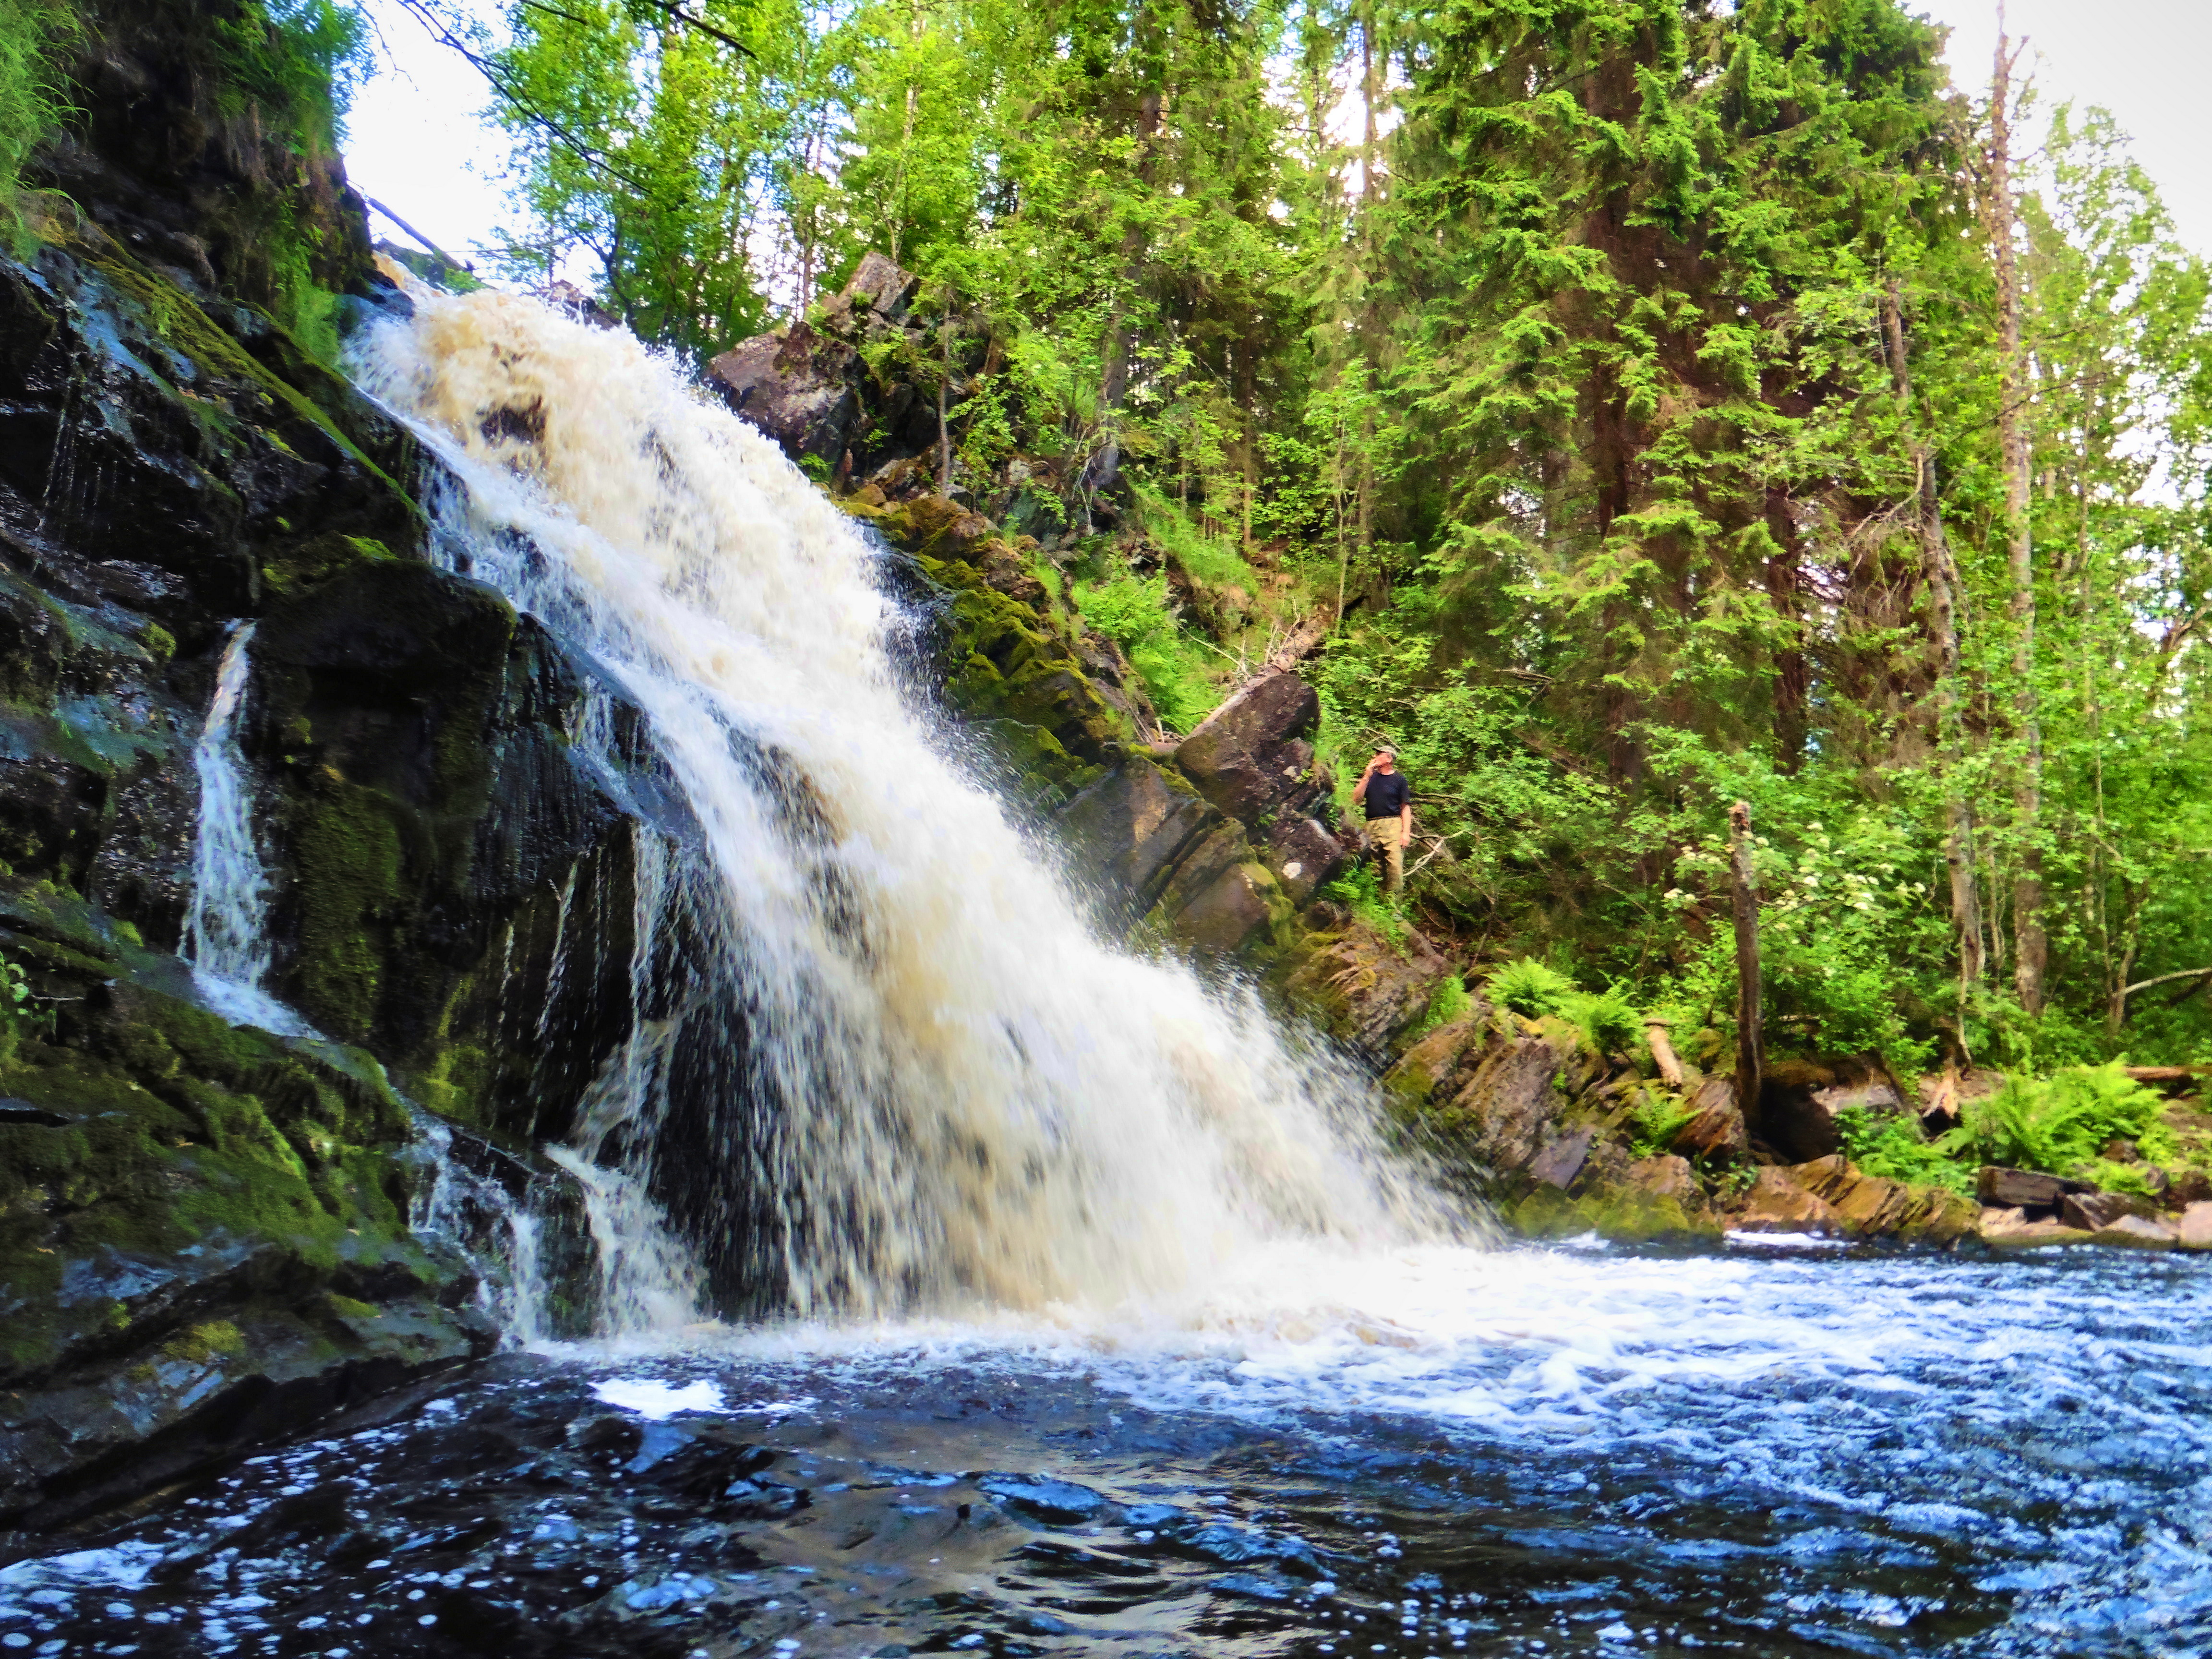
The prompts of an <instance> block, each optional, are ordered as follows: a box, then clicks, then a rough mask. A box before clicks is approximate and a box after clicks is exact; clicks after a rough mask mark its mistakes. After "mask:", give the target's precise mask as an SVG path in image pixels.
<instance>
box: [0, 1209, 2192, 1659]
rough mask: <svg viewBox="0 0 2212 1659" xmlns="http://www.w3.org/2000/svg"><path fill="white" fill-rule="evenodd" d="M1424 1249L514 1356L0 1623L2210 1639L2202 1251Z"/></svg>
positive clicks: (1851, 1639)
mask: <svg viewBox="0 0 2212 1659" xmlns="http://www.w3.org/2000/svg"><path fill="white" fill-rule="evenodd" d="M1407 1279H1408V1281H1409V1282H1412V1283H1415V1284H1416V1285H1418V1286H1419V1288H1418V1290H1417V1291H1413V1292H1408V1293H1406V1294H1404V1295H1401V1296H1399V1297H1397V1299H1396V1300H1395V1302H1391V1303H1390V1305H1389V1309H1388V1310H1387V1311H1386V1312H1385V1313H1383V1314H1380V1315H1378V1314H1376V1313H1374V1312H1373V1311H1372V1310H1363V1311H1361V1312H1358V1313H1356V1314H1354V1313H1346V1311H1345V1310H1343V1309H1342V1308H1341V1307H1340V1306H1337V1305H1335V1304H1329V1305H1327V1306H1322V1307H1321V1308H1320V1309H1319V1310H1318V1311H1314V1310H1307V1311H1304V1312H1302V1313H1300V1314H1299V1315H1298V1316H1297V1318H1296V1319H1295V1320H1294V1321H1290V1322H1285V1321H1284V1320H1282V1319H1277V1320H1276V1322H1274V1323H1273V1324H1272V1325H1270V1324H1268V1323H1267V1322H1265V1321H1255V1318H1254V1317H1253V1316H1250V1314H1249V1310H1247V1311H1246V1312H1244V1313H1243V1314H1239V1315H1238V1316H1236V1317H1231V1318H1228V1319H1226V1320H1223V1319H1220V1318H1218V1310H1216V1315H1217V1317H1216V1321H1215V1323H1214V1324H1213V1325H1212V1327H1206V1325H1204V1323H1203V1322H1200V1323H1199V1324H1197V1325H1194V1327H1193V1328H1192V1330H1191V1332H1189V1333H1187V1334H1185V1335H1184V1336H1183V1337H1182V1339H1180V1340H1177V1339H1175V1338H1173V1337H1172V1335H1171V1334H1161V1333H1159V1332H1157V1331H1154V1332H1152V1333H1151V1334H1142V1333H1139V1332H1136V1331H1134V1330H1118V1331H1117V1330H1113V1329H1102V1328H1089V1329H1085V1328H1066V1327H1050V1326H1043V1325H1041V1326H1040V1327H1039V1328H1036V1330H1034V1331H1031V1332H1030V1333H1027V1334H1024V1333H1022V1332H1020V1331H1018V1330H998V1331H981V1330H978V1329H975V1328H967V1329H965V1330H963V1329H961V1328H954V1327H933V1328H921V1327H915V1328H908V1329H905V1330H884V1331H877V1332H872V1333H866V1334H853V1333H842V1334H823V1335H821V1336H820V1337H819V1339H818V1340H817V1339H816V1338H814V1337H811V1336H810V1335H809V1334H805V1333H798V1334H786V1335H782V1336H775V1337H769V1338H760V1337H744V1336H740V1337H736V1338H731V1339H724V1340H710V1341H708V1342H707V1343H706V1344H705V1345H703V1346H694V1347H693V1348H691V1349H690V1350H689V1351H684V1352H671V1351H665V1350H664V1351H661V1352H655V1353H652V1354H649V1355H637V1354H632V1355H629V1356H621V1355H613V1354H607V1353H598V1354H591V1355H580V1356H569V1357H562V1356H545V1355H530V1354H514V1355H508V1356H505V1357H502V1358H499V1359H497V1360H495V1361H493V1362H491V1363H489V1364H486V1365H485V1366H483V1367H482V1368H481V1369H479V1370H477V1371H476V1372H474V1373H473V1374H471V1375H470V1376H467V1377H465V1378H459V1379H453V1380H451V1381H449V1382H447V1383H446V1384H445V1385H443V1386H442V1387H441V1388H438V1389H426V1390H422V1391H419V1392H418V1393H417V1394H416V1395H414V1396H412V1397H410V1398H405V1399H402V1400H397V1401H390V1402H387V1403H386V1405H385V1406H384V1407H380V1417H379V1419H376V1420H371V1419H357V1420H356V1421H354V1422H351V1423H346V1424H340V1425H334V1427H333V1428H332V1429H331V1431H328V1432H326V1433H325V1436H324V1437H321V1438H318V1439H315V1440H313V1441H309V1442H305V1443H301V1444H298V1445H295V1446H292V1447H289V1448H284V1449H279V1450H277V1451H275V1452H272V1453H271V1454H270V1455H266V1456H263V1457H258V1458H256V1459H254V1460H252V1461H251V1462H246V1463H245V1464H243V1465H241V1466H240V1467H238V1468H234V1469H232V1470H230V1471H228V1472H227V1473H224V1474H220V1475H219V1476H217V1477H215V1478H212V1479H210V1480H208V1481H207V1482H206V1483H204V1485H202V1486H198V1487H197V1488H194V1489H191V1490H189V1491H185V1492H177V1493H173V1494H171V1495H169V1496H167V1498H164V1499H162V1500H161V1501H160V1502H159V1503H158V1504H155V1506H153V1507H152V1508H150V1509H149V1511H148V1512H147V1513H145V1514H143V1515H142V1516H138V1517H137V1518H135V1519H133V1520H131V1521H128V1522H125V1523H124V1524H122V1525H120V1526H118V1527H114V1528H112V1529H111V1530H109V1531H107V1532H106V1533H103V1534H96V1535H87V1536H82V1537H77V1538H71V1539H66V1540H56V1541H53V1543H52V1548H53V1551H54V1553H52V1554H49V1555H46V1556H42V1557H37V1558H33V1559H25V1560H21V1561H19V1562H17V1563H16V1564H15V1565H12V1566H10V1567H9V1568H7V1569H5V1570H4V1571H0V1644H4V1645H3V1646H0V1659H4V1656H5V1655H6V1654H8V1653H12V1652H26V1653H34V1654H38V1655H41V1656H53V1655H61V1654H70V1655H78V1654H82V1655H90V1654H112V1655H124V1654H133V1653H135V1654H139V1655H144V1656H148V1659H153V1656H165V1655H201V1654H235V1655H239V1656H259V1655H270V1656H287V1659H289V1656H304V1655H310V1654H313V1655H322V1656H325V1659H371V1656H376V1659H381V1656H406V1655H422V1656H458V1655H476V1654H489V1655H498V1656H515V1659H522V1656H538V1655H544V1656H555V1655H558V1656H593V1655H637V1656H650V1659H660V1656H666V1659H693V1656H705V1659H727V1656H736V1655H852V1656H859V1655H890V1654H898V1653H905V1652H912V1653H945V1652H951V1653H976V1654H992V1655H1019V1654H1067V1655H1089V1654H1098V1655H1109V1654H1110V1655H1119V1656H1131V1659H1135V1656H1165V1655H1190V1656H1212V1655H1224V1656H1227V1655H1255V1656H1256V1655H1296V1656H1309V1655H1313V1656H1318V1655H1332V1656H1343V1659H1352V1656H1361V1659H1372V1656H1407V1655H1411V1656H1424V1655H1428V1656H1436V1659H1447V1656H1454V1655H1461V1654H1515V1655H1522V1654H1528V1655H1535V1654H1544V1655H1569V1654H1574V1655H1597V1654H1609V1655H1627V1654H1631V1653H1644V1654H1650V1653H1659V1654H1674V1653H1690V1652H1703V1651H1705V1650H1710V1649H1725V1650H1732V1651H1735V1652H1738V1653H1748V1654H1756V1655H1814V1654H1865V1655H1900V1656H1902V1655H1921V1654H1938V1653H1941V1654H1961V1655H1990V1656H1998V1655H2023V1656H2025V1655H2067V1654H2082V1655H2103V1654H2114V1655H2119V1654H2128V1655H2177V1656H2179V1655H2199V1654H2204V1653H2208V1652H2212V1372H2208V1370H2207V1360H2208V1358H2212V1346H2208V1333H2212V1326H2208V1322H2207V1321H2208V1314H2212V1274H2208V1273H2207V1272H2206V1270H2205V1268H2204V1267H2203V1266H2202V1265H2200V1264H2199V1263H2197V1262H2195V1261H2188V1260H2185V1259H2182V1258H2176V1257H2135V1256H2125V1255H2083V1254H2075V1255H2058V1254H2055V1253H2053V1254H2046V1255H2043V1256H2041V1257H2039V1258H2038V1259H2035V1260H2031V1261H1986V1260H1984V1261H1973V1260H1960V1259H1938V1258H1929V1257H1905V1256H1894V1255H1892V1256H1875V1255H1868V1256H1863V1257H1855V1258H1848V1259H1847V1258H1844V1257H1841V1256H1837V1255H1826V1256H1823V1257H1821V1258H1820V1259H1810V1258H1807V1257H1796V1258H1788V1259H1779V1260H1777V1259H1771V1258H1769V1257H1763V1256H1754V1255H1751V1254H1750V1253H1748V1252H1744V1251H1737V1252H1731V1253H1729V1254H1728V1255H1722V1256H1713V1257H1705V1258H1692V1259H1689V1260H1685V1261H1663V1260H1658V1259H1655V1258H1648V1257H1624V1256H1620V1255H1609V1254H1608V1255H1598V1254H1584V1255H1577V1254H1576V1253H1574V1252H1522V1253H1516V1254H1514V1255H1509V1256H1505V1257H1494V1258H1490V1259H1489V1260H1488V1261H1487V1262H1486V1264H1485V1265H1483V1266H1481V1267H1479V1268H1469V1267H1458V1266H1455V1265H1453V1264H1452V1263H1451V1262H1450V1261H1445V1260H1443V1259H1441V1258H1438V1257H1436V1256H1433V1255H1432V1256H1431V1257H1430V1258H1428V1259H1427V1260H1426V1261H1424V1262H1422V1263H1419V1264H1416V1265H1415V1266H1413V1267H1408V1268H1407ZM1455 1298H1456V1299H1455ZM1383 1299H1384V1300H1386V1301H1388V1300H1389V1298H1383ZM1332 1318H1334V1322H1331V1320H1332ZM687 1402H688V1403H689V1404H690V1405H691V1406H693V1407H704V1408H703V1409H688V1410H687V1409H682V1407H684V1405H685V1404H686V1403H687Z"/></svg>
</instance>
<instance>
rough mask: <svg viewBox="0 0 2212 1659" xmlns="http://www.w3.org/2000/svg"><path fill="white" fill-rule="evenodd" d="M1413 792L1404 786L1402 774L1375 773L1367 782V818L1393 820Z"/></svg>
mask: <svg viewBox="0 0 2212 1659" xmlns="http://www.w3.org/2000/svg"><path fill="white" fill-rule="evenodd" d="M1365 799H1366V802H1367V816H1368V817H1370V818H1395V817H1397V816H1398V814H1399V813H1401V812H1402V811H1405V809H1406V803H1407V801H1408V800H1410V799H1413V791H1412V790H1411V789H1410V788H1408V787H1407V785H1406V775H1405V774H1404V773H1403V772H1376V773H1375V774H1374V775H1371V776H1370V777H1369V779H1368V780H1367V793H1366V796H1365Z"/></svg>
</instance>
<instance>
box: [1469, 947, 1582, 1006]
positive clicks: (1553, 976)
mask: <svg viewBox="0 0 2212 1659" xmlns="http://www.w3.org/2000/svg"><path fill="white" fill-rule="evenodd" d="M1483 983H1484V984H1485V985H1486V986H1487V987H1489V988H1490V1000H1492V1002H1494V1003H1496V1004H1497V1005H1498V1006H1500V1007H1501V1008H1510V1009H1511V1010H1512V1011H1513V1012H1515V1013H1516V1014H1519V1015H1521V1016H1522V1017H1523V1018H1528V1019H1541V1018H1543V1017H1544V1016H1545V1015H1547V1014H1556V1013H1559V1012H1561V1011H1562V1009H1563V1007H1564V1006H1565V1000H1566V999H1567V998H1568V997H1569V996H1571V994H1573V993H1574V988H1575V982H1574V981H1572V980H1571V979H1569V978H1568V977H1567V976H1566V975H1565V974H1562V973H1560V972H1559V971H1558V970H1556V969H1552V968H1547V967H1546V966H1545V965H1544V964H1543V963H1541V962H1539V961H1537V960H1536V958H1535V957H1522V958H1521V960H1520V961H1518V962H1508V963H1503V964H1501V965H1500V966H1498V967H1496V968H1493V969H1491V970H1490V973H1489V975H1487V976H1486V978H1485V979H1484V981H1483Z"/></svg>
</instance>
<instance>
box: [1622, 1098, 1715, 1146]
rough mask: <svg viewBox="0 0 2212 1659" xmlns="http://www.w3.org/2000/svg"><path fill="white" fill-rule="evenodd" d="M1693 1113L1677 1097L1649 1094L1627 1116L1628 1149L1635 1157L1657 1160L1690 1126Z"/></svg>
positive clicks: (1695, 1114)
mask: <svg viewBox="0 0 2212 1659" xmlns="http://www.w3.org/2000/svg"><path fill="white" fill-rule="evenodd" d="M1697 1115H1698V1114H1697V1112H1696V1111H1695V1110H1694V1109H1692V1108H1691V1107H1689V1106H1686V1105H1685V1104H1684V1103H1682V1100H1681V1097H1680V1096H1677V1095H1663V1094H1649V1095H1646V1096H1645V1097H1644V1102H1643V1103H1642V1104H1641V1105H1639V1106H1638V1107H1637V1108H1636V1109H1635V1110H1634V1111H1632V1112H1631V1113H1630V1114H1629V1115H1628V1150H1629V1152H1630V1153H1631V1154H1632V1155H1633V1156H1634V1157H1637V1158H1657V1157H1658V1156H1659V1155H1660V1154H1661V1153H1662V1152H1665V1151H1667V1149H1668V1147H1670V1146H1673V1145H1674V1137H1675V1136H1676V1135H1679V1134H1680V1133H1682V1131H1683V1130H1685V1129H1686V1128H1688V1127H1690V1121H1691V1120H1692V1118H1694V1117H1696V1116H1697Z"/></svg>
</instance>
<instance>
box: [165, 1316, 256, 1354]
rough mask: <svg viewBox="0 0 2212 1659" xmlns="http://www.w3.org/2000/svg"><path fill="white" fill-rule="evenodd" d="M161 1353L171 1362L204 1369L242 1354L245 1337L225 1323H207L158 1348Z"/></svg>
mask: <svg viewBox="0 0 2212 1659" xmlns="http://www.w3.org/2000/svg"><path fill="white" fill-rule="evenodd" d="M161 1352H162V1353H163V1354H164V1355H166V1356H167V1358H171V1359H181V1360H183V1361H185V1363H187V1364H194V1365H204V1364H209V1363H210V1361H213V1360H217V1359H229V1358H235V1357H236V1356H237V1355H239V1354H242V1353H244V1352H246V1334H245V1333H244V1332H243V1331H241V1330H240V1329H239V1328H238V1327H237V1326H235V1325H234V1324H232V1323H231V1322H229V1321H228V1320H227V1319H216V1320H210V1321H209V1322H207V1323H206V1324H204V1325H195V1326H193V1327H192V1328H191V1329H190V1330H187V1331H184V1332H182V1333H180V1334H178V1335H177V1336H175V1337H173V1338H171V1339H170V1340H168V1341H167V1342H165V1343H163V1344H162V1345H161Z"/></svg>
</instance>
